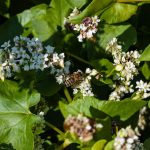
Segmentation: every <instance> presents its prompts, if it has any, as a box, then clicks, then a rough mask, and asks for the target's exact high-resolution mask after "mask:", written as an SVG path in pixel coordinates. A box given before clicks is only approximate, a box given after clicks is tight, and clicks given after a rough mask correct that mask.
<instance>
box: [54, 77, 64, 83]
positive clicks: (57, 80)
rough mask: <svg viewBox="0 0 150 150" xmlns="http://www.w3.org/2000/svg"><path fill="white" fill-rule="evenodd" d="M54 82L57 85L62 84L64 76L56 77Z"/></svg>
mask: <svg viewBox="0 0 150 150" xmlns="http://www.w3.org/2000/svg"><path fill="white" fill-rule="evenodd" d="M55 78H56V82H57V83H58V84H62V83H63V82H64V76H63V75H60V76H56V77H55Z"/></svg>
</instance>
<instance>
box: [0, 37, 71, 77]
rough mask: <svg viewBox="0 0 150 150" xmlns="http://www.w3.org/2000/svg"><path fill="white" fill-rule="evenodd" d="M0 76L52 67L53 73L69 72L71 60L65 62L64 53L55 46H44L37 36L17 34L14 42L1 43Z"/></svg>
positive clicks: (11, 75)
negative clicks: (55, 50) (57, 50)
mask: <svg viewBox="0 0 150 150" xmlns="http://www.w3.org/2000/svg"><path fill="white" fill-rule="evenodd" d="M0 57H1V59H0V64H1V65H0V77H1V79H2V80H4V78H10V77H13V76H15V73H19V72H21V71H30V70H41V71H43V70H44V69H46V68H51V72H50V73H51V74H56V75H57V74H60V73H62V72H65V73H68V72H69V65H70V63H69V62H64V57H65V56H64V53H60V54H58V53H56V52H54V47H52V46H49V45H48V46H45V47H44V46H43V45H42V43H41V42H40V41H39V40H38V39H36V38H32V39H30V38H26V37H22V36H16V37H15V38H14V39H13V41H12V42H10V41H8V42H5V43H4V44H3V45H1V49H0Z"/></svg>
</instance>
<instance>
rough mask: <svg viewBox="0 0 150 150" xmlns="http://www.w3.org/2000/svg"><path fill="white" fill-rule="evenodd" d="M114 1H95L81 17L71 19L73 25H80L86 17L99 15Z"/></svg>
mask: <svg viewBox="0 0 150 150" xmlns="http://www.w3.org/2000/svg"><path fill="white" fill-rule="evenodd" d="M112 2H113V0H101V1H99V0H93V1H92V2H91V3H90V4H89V5H88V6H87V7H86V8H85V9H84V10H83V11H82V12H81V13H80V14H79V15H77V16H75V17H73V18H71V20H70V21H71V22H72V23H80V22H81V21H82V20H83V19H84V18H85V17H88V16H94V15H99V14H100V13H101V12H102V11H103V9H105V8H106V7H108V6H109V5H110V4H111V3H112Z"/></svg>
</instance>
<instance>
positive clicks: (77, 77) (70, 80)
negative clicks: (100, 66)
mask: <svg viewBox="0 0 150 150" xmlns="http://www.w3.org/2000/svg"><path fill="white" fill-rule="evenodd" d="M82 80H83V73H82V71H80V70H78V71H76V72H73V73H72V74H69V75H66V77H65V81H64V84H65V86H66V87H70V86H75V85H77V84H79V83H81V81H82Z"/></svg>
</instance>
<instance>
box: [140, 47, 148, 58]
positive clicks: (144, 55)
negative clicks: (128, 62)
mask: <svg viewBox="0 0 150 150" xmlns="http://www.w3.org/2000/svg"><path fill="white" fill-rule="evenodd" d="M140 61H150V45H148V46H147V47H146V48H145V50H144V52H143V53H142V55H141V57H140Z"/></svg>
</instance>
